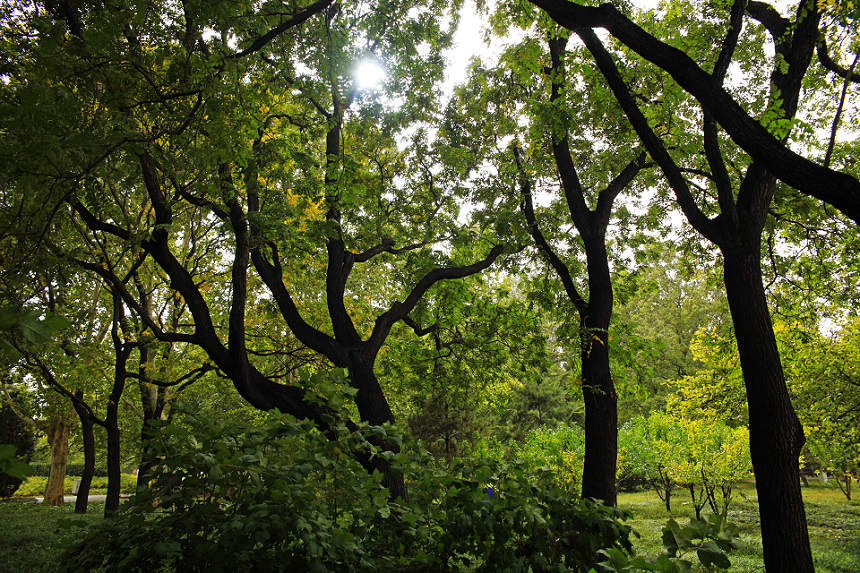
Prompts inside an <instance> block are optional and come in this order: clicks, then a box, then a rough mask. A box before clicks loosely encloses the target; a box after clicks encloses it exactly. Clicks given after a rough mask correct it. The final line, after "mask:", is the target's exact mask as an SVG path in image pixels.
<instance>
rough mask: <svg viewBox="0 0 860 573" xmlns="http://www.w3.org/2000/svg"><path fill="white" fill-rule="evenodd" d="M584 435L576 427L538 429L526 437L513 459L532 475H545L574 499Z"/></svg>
mask: <svg viewBox="0 0 860 573" xmlns="http://www.w3.org/2000/svg"><path fill="white" fill-rule="evenodd" d="M584 448H585V432H584V431H583V430H582V428H580V427H578V426H569V425H564V424H563V425H559V426H556V427H555V428H549V427H546V426H541V427H538V428H535V429H534V430H532V431H531V432H529V433H528V434H527V435H526V438H525V441H524V443H523V444H522V446H520V448H519V451H518V452H517V454H516V455H517V457H518V458H519V459H520V460H521V461H522V463H523V464H524V465H525V467H526V468H527V469H529V470H530V471H532V472H534V473H535V474H537V473H539V472H541V471H545V472H548V474H549V476H551V477H552V479H553V481H554V483H555V484H556V485H557V487H558V488H559V489H561V490H562V491H565V492H567V494H568V495H572V496H576V495H578V492H579V488H580V486H581V484H582V464H583V461H584V460H583V451H584Z"/></svg>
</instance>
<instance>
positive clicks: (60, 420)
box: [45, 416, 71, 505]
mask: <svg viewBox="0 0 860 573" xmlns="http://www.w3.org/2000/svg"><path fill="white" fill-rule="evenodd" d="M70 431H71V425H70V424H69V423H68V420H66V419H65V418H64V417H63V416H56V417H54V418H53V419H51V420H50V422H49V423H48V427H47V428H46V431H45V433H46V434H47V437H48V445H49V446H50V447H51V470H50V472H49V474H48V483H47V485H46V486H45V503H46V504H48V505H63V501H64V500H63V493H64V490H65V481H66V464H67V463H68V461H69V433H70Z"/></svg>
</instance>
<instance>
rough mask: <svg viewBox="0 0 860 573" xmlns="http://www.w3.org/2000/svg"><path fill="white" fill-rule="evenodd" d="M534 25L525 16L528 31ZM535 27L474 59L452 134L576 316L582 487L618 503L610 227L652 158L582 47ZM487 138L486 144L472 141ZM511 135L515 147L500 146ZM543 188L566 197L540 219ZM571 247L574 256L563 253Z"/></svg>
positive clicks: (453, 114) (497, 212) (495, 206)
mask: <svg viewBox="0 0 860 573" xmlns="http://www.w3.org/2000/svg"><path fill="white" fill-rule="evenodd" d="M506 16H508V14H507V12H505V11H504V9H503V10H502V11H501V13H500V14H497V15H496V16H495V18H496V21H497V22H498V23H499V26H501V25H502V24H501V22H504V21H505V17H506ZM531 23H532V21H531V20H528V19H523V20H522V21H520V22H519V24H520V25H521V26H522V27H524V28H525V27H528V25H530V24H531ZM539 24H540V25H539V26H538V27H537V28H536V29H537V31H538V37H527V38H526V39H524V40H523V41H522V42H521V43H520V44H518V45H516V46H514V47H512V48H510V49H508V50H507V51H506V52H505V53H503V54H502V56H501V63H500V65H499V66H498V67H497V68H496V69H492V70H485V69H483V68H482V67H480V66H476V67H475V69H474V72H473V77H472V79H471V81H470V83H469V84H468V85H466V86H464V87H463V88H462V93H461V94H460V96H459V97H460V99H461V100H466V101H463V102H455V103H456V104H457V105H456V106H452V107H451V109H450V110H449V112H448V117H447V118H446V124H445V125H446V129H447V131H448V132H449V133H448V135H447V139H448V141H449V145H450V146H451V147H452V148H454V149H457V148H461V149H462V148H465V149H466V150H469V151H471V149H478V150H479V151H478V154H474V153H472V155H473V157H470V161H469V162H464V165H463V166H464V167H465V168H466V169H467V170H469V171H478V170H479V169H481V168H482V167H483V162H486V161H491V162H492V163H493V164H494V165H493V166H494V168H495V169H496V170H497V171H498V172H499V176H498V179H499V181H498V182H497V183H495V184H494V185H489V186H487V187H489V188H488V189H484V190H482V192H480V193H477V194H476V199H477V200H479V201H482V202H484V203H486V204H492V208H491V209H489V211H491V215H490V214H488V215H490V216H495V218H496V221H497V225H499V226H510V227H511V232H512V233H516V232H517V231H519V230H520V229H521V230H522V231H525V234H527V235H528V236H529V237H530V240H531V242H532V243H533V245H534V247H535V248H536V250H537V251H538V252H539V254H540V257H541V258H542V259H544V261H545V263H546V264H547V265H548V266H549V267H550V268H551V269H552V270H553V271H554V272H555V273H556V274H557V276H558V280H559V282H560V283H561V288H562V289H563V291H564V293H565V294H566V297H567V301H566V304H567V305H571V306H572V307H573V310H575V312H576V314H577V316H578V339H579V340H578V348H579V352H580V356H579V363H580V368H581V371H580V374H581V376H580V378H581V382H582V384H581V387H582V392H583V401H584V403H585V436H586V438H585V444H586V445H585V448H586V454H585V469H584V474H583V480H582V487H583V491H582V495H583V496H585V497H592V498H596V499H600V500H602V501H604V503H606V504H608V505H614V504H615V499H616V492H615V470H616V467H615V466H616V446H615V444H616V441H617V440H616V435H617V425H618V424H617V417H618V414H617V393H616V389H615V384H614V382H613V379H612V373H611V370H610V334H609V327H610V320H611V316H612V310H613V285H612V276H611V273H610V253H609V251H610V249H611V239H610V238H608V236H607V229H608V228H609V226H610V224H618V225H621V226H624V227H625V230H626V229H627V228H630V227H632V226H633V225H632V223H631V221H630V217H627V216H626V215H629V213H628V212H626V211H625V212H623V213H614V209H615V202H616V199H617V198H618V197H619V195H620V194H621V193H622V192H624V191H629V190H630V189H632V188H633V187H634V180H636V179H637V177H638V176H639V175H640V172H641V171H643V170H644V169H646V168H647V167H649V164H648V162H647V161H646V157H645V154H644V152H642V153H640V152H639V150H637V149H635V148H634V149H632V150H630V149H628V148H627V147H626V146H627V145H628V144H629V143H630V140H631V139H630V136H631V135H633V134H632V133H630V130H629V128H627V127H626V122H625V121H624V118H623V116H622V115H621V113H620V110H618V109H617V108H608V107H607V106H605V105H601V103H600V102H602V101H605V95H606V94H603V93H602V92H601V91H600V88H598V87H597V86H595V85H594V84H593V82H592V79H593V78H592V77H591V76H592V75H593V71H592V70H590V69H589V68H587V67H586V68H583V67H582V66H580V65H579V63H580V62H581V58H578V54H577V50H569V49H568V41H567V38H566V37H565V36H564V34H562V33H560V31H559V30H558V29H557V28H555V27H554V26H548V27H547V26H544V23H543V22H540V23H539ZM581 85H586V86H588V89H582V90H581V89H579V86H581ZM457 107H459V108H461V109H459V110H458V109H457ZM485 110H489V111H490V113H492V114H493V116H494V120H493V124H494V128H493V133H492V138H489V137H486V136H485V135H484V133H483V132H484V130H485V129H486V128H485V127H484V123H485V122H486V115H487V111H485ZM464 115H469V116H470V117H463V116H464ZM619 125H621V126H622V128H621V129H619ZM480 137H485V138H486V139H487V141H486V142H484V143H476V142H475V140H476V139H478V138H480ZM510 138H514V143H512V144H511V147H510V149H503V150H500V149H498V147H503V142H506V141H509V139H510ZM504 147H506V146H504ZM459 155H465V156H468V155H469V152H467V151H459ZM637 184H638V183H637ZM512 185H516V186H518V187H519V193H518V194H517V195H516V196H513V197H511V195H512V194H511V193H510V192H509V191H508V190H507V189H505V187H508V188H509V187H511V186H512ZM556 187H558V190H557V191H556V189H555V188H556ZM550 189H551V190H552V191H549V190H550ZM546 191H549V192H551V193H553V195H554V196H555V195H558V196H559V199H558V200H557V201H558V202H557V203H556V201H555V200H554V202H553V205H552V207H551V208H550V209H549V213H547V214H546V215H543V216H541V214H540V213H538V212H536V209H535V206H534V198H533V195H534V194H535V193H543V192H546ZM493 195H495V197H493ZM512 203H513V205H517V204H520V205H519V207H520V210H521V212H522V214H521V216H522V217H523V218H524V219H525V228H524V229H522V227H523V225H522V223H519V224H513V223H512V221H511V218H512V215H511V213H512V212H514V213H515V212H516V210H515V209H516V208H515V207H513V205H512ZM561 213H564V214H563V215H562V214H561ZM547 220H549V221H551V223H549V224H547V222H546V221H547ZM553 225H556V226H560V225H572V230H571V232H570V233H565V232H556V230H555V229H553V230H552V231H550V233H551V234H549V235H545V234H544V230H543V229H545V228H547V227H548V226H549V227H552V226H553ZM523 239H525V237H523ZM523 239H520V240H523ZM569 243H573V244H574V246H573V248H572V249H570V251H572V252H565V250H566V249H565V248H569V246H568V244H569ZM562 249H565V250H562Z"/></svg>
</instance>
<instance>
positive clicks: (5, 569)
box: [0, 483, 860, 573]
mask: <svg viewBox="0 0 860 573" xmlns="http://www.w3.org/2000/svg"><path fill="white" fill-rule="evenodd" d="M674 494H675V495H674V496H673V499H672V513H671V514H667V513H666V510H665V508H664V506H663V502H662V501H660V499H659V498H658V497H657V495H656V494H655V493H654V492H652V491H641V492H636V493H621V494H619V496H618V504H619V507H621V508H622V509H624V510H627V511H628V512H630V513H631V514H632V516H631V519H630V520H629V521H628V523H629V524H630V525H632V526H633V528H634V529H635V530H636V531H638V532H639V534H640V537H639V538H638V539H634V546H635V548H636V552H637V554H639V555H643V556H645V557H656V556H657V555H658V554H660V553H661V552H662V549H663V547H662V543H661V541H660V540H661V530H662V528H663V525H664V524H665V523H666V521H667V520H668V519H669V517H673V518H674V519H675V520H677V521H679V522H680V523H681V524H682V525H684V524H685V523H686V521H687V520H688V519H689V518H690V517H692V516H693V510H692V508H691V507H690V506H689V504H687V503H685V502H686V496H685V494H686V491H685V490H676V491H675V492H674ZM803 494H804V499H805V501H806V514H807V520H808V523H809V534H810V541H811V544H812V554H813V557H814V559H815V566H816V570H817V571H820V572H834V573H836V572H838V573H852V572H855V573H860V502H858V501H856V500H854V501H850V502H848V501H846V500H845V498H844V496H843V495H842V493H841V492H840V491H839V490H838V489H836V488H835V487H831V486H825V485H823V484H818V483H811V484H810V487H808V488H803ZM73 510H74V504H66V505H64V506H63V507H47V506H43V505H41V504H34V503H22V502H21V501H18V500H14V499H13V500H10V501H5V502H0V523H2V527H0V548H2V551H0V573H19V572H22V571H27V572H28V573H30V572H32V573H48V572H53V571H54V570H55V559H56V557H57V555H58V554H59V553H60V552H61V551H62V549H63V548H64V547H66V546H68V545H69V544H71V543H73V542H75V541H76V540H78V539H80V538H81V537H82V536H83V535H84V533H85V531H86V529H85V527H82V526H81V525H84V526H86V525H88V524H92V523H96V522H98V521H100V520H101V519H102V512H103V511H104V504H100V503H91V504H90V512H89V513H88V514H87V515H75V514H74V513H73ZM729 519H730V521H733V522H734V523H737V524H738V525H739V526H740V528H741V537H740V548H739V549H738V550H737V551H735V552H733V553H732V554H731V555H730V559H731V561H732V568H731V571H738V572H742V571H743V572H746V571H759V572H760V571H763V570H764V568H763V565H762V554H761V541H760V538H759V531H758V511H757V508H756V498H755V489H754V488H753V485H752V484H742V485H741V487H740V488H739V490H738V491H737V492H736V493H735V501H734V503H733V505H732V509H731V510H730V511H729ZM689 558H690V560H691V561H693V562H697V559H696V557H695V555H691V556H689Z"/></svg>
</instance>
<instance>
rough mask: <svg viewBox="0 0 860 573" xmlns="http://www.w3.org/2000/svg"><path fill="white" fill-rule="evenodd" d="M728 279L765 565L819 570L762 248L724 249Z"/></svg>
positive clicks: (799, 432) (799, 439)
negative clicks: (815, 565) (811, 542)
mask: <svg viewBox="0 0 860 573" xmlns="http://www.w3.org/2000/svg"><path fill="white" fill-rule="evenodd" d="M723 257H724V280H725V285H726V295H727V297H728V300H729V308H730V310H731V314H732V323H733V324H734V327H735V336H736V337H737V344H738V353H739V355H740V360H741V368H742V369H743V374H744V384H745V386H746V392H747V402H748V404H749V425H750V454H751V457H752V462H753V470H754V472H755V479H756V492H757V494H758V505H759V515H760V517H761V530H762V545H763V547H764V561H765V564H766V566H767V568H768V570H772V571H812V570H813V568H812V553H811V550H810V547H809V536H808V533H807V528H806V511H805V509H804V506H803V498H802V494H801V491H800V475H799V474H800V472H799V466H798V457H799V456H800V450H801V448H802V447H803V444H804V441H805V439H804V436H803V427H802V426H801V425H800V421H799V420H798V418H797V415H796V414H795V412H794V408H793V407H792V405H791V400H790V399H789V395H788V389H787V388H786V385H785V376H784V374H783V370H782V366H781V364H780V360H779V351H778V350H777V346H776V338H775V337H774V334H773V326H772V324H771V320H770V313H769V311H768V307H767V299H766V297H765V292H764V288H763V287H762V277H761V256H760V252H759V248H758V244H756V245H755V248H754V249H753V248H749V249H745V250H740V251H733V250H725V249H724V250H723Z"/></svg>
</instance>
